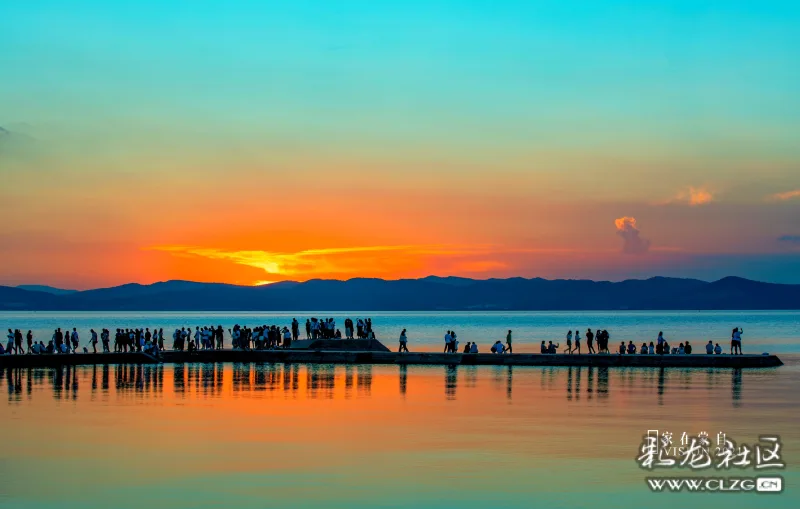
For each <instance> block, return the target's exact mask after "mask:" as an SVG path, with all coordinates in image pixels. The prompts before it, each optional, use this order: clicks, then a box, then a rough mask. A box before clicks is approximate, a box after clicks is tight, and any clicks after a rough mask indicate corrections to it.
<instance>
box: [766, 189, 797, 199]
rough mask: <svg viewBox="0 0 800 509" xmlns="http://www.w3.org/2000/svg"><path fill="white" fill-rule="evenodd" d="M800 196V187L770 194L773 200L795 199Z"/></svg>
mask: <svg viewBox="0 0 800 509" xmlns="http://www.w3.org/2000/svg"><path fill="white" fill-rule="evenodd" d="M797 198H800V189H795V190H793V191H786V192H783V193H775V194H773V195H770V196H769V199H770V200H772V201H787V200H794V199H797Z"/></svg>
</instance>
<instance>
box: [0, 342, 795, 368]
mask: <svg viewBox="0 0 800 509" xmlns="http://www.w3.org/2000/svg"><path fill="white" fill-rule="evenodd" d="M381 346H382V345H381ZM157 362H164V363H186V362H268V363H269V362H280V363H301V364H405V365H408V364H422V365H446V366H452V365H468V366H595V367H637V368H771V367H776V366H781V365H783V362H781V360H780V359H779V358H778V357H777V356H776V355H706V354H692V355H638V354H637V355H618V354H610V355H604V354H598V355H587V354H583V355H566V354H555V355H543V354H527V353H520V354H510V355H509V354H504V355H495V354H488V353H483V354H460V353H458V354H446V353H434V352H411V353H402V354H401V353H396V352H390V351H387V350H385V349H384V350H382V351H381V350H366V351H364V350H322V349H318V350H310V349H309V350H301V349H297V350H295V349H290V350H258V351H243V350H205V351H198V352H192V353H188V352H173V351H165V352H162V353H161V357H160V359H155V358H154V357H152V356H149V355H146V354H143V353H97V354H93V353H77V354H58V355H56V354H45V355H3V356H0V367H2V368H31V367H51V366H55V367H57V366H64V365H71V366H76V365H92V364H151V363H157Z"/></svg>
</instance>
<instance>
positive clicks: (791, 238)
mask: <svg viewBox="0 0 800 509" xmlns="http://www.w3.org/2000/svg"><path fill="white" fill-rule="evenodd" d="M778 242H786V243H788V244H800V235H782V236H780V237H778Z"/></svg>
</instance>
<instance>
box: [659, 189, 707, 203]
mask: <svg viewBox="0 0 800 509" xmlns="http://www.w3.org/2000/svg"><path fill="white" fill-rule="evenodd" d="M713 201H714V194H713V193H712V192H711V191H710V190H708V189H707V188H705V187H692V186H690V187H688V188H687V189H683V190H681V191H679V192H678V194H677V195H675V197H674V198H673V199H672V200H670V201H668V202H667V203H683V204H686V205H689V206H690V207H697V206H700V205H707V204H709V203H711V202H713Z"/></svg>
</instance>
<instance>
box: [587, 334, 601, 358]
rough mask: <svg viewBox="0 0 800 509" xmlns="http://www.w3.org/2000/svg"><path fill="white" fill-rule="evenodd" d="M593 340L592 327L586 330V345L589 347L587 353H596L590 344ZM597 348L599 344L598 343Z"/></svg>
mask: <svg viewBox="0 0 800 509" xmlns="http://www.w3.org/2000/svg"><path fill="white" fill-rule="evenodd" d="M593 340H594V333H593V332H592V329H587V330H586V347H587V348H588V349H589V353H597V352H595V351H594V347H593V346H592V341H593ZM598 348H599V345H598Z"/></svg>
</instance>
